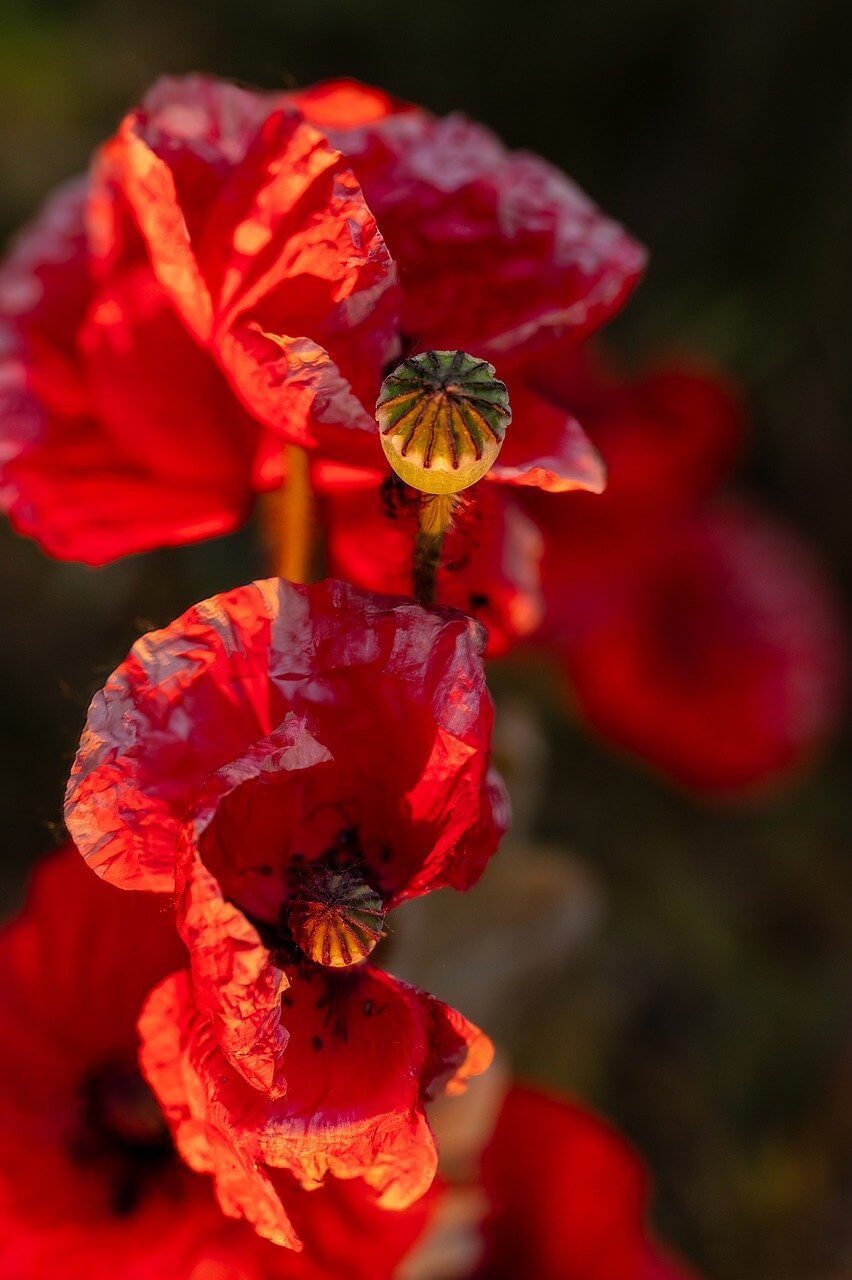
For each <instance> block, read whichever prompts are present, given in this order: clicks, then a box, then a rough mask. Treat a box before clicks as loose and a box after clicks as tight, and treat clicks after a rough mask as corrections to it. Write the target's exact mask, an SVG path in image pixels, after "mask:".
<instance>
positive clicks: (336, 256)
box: [0, 77, 643, 564]
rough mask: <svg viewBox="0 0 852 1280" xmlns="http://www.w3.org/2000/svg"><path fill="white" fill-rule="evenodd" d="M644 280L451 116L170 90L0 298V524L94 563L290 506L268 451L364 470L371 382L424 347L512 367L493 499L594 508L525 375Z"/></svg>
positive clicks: (564, 187) (122, 133) (594, 469)
mask: <svg viewBox="0 0 852 1280" xmlns="http://www.w3.org/2000/svg"><path fill="white" fill-rule="evenodd" d="M304 113H306V114H307V116H308V117H309V119H308V120H306V119H305V114H304ZM309 121H313V123H310V122H309ZM314 124H315V125H316V126H318V128H319V129H321V130H323V131H325V130H329V131H330V132H332V134H333V137H334V142H335V145H339V146H341V147H342V149H343V150H344V152H345V153H346V156H347V160H346V161H345V162H344V161H343V160H342V159H341V158H340V155H339V154H338V152H337V151H335V150H334V149H333V147H332V146H331V145H330V144H328V143H327V142H326V141H325V139H324V137H323V136H322V134H321V133H319V132H318V131H317V128H315V127H314ZM349 162H351V163H353V164H354V165H355V166H356V167H357V169H358V172H359V174H362V175H363V181H364V182H366V183H368V184H369V188H370V199H371V200H373V201H375V208H373V209H372V211H371V210H370V209H368V207H367V205H365V203H364V199H363V197H362V195H361V191H360V189H359V187H358V185H357V183H356V180H355V178H353V176H352V172H351V171H350V169H349V168H348V167H347V164H348V163H349ZM374 214H375V216H376V217H378V220H379V229H377V227H376V224H375V221H374ZM385 223H386V224H387V230H386V232H385V230H384V226H385ZM385 234H386V235H387V236H388V237H390V238H391V239H392V240H393V242H394V245H395V246H396V252H397V253H398V255H399V265H400V270H401V273H402V281H403V289H402V291H401V292H400V291H398V290H397V288H396V286H395V283H394V282H395V269H394V266H393V264H392V262H391V260H390V257H389V255H388V252H387V250H386V249H385V246H384V240H383V235H385ZM642 263H643V254H642V251H641V249H640V248H639V247H638V246H637V245H636V244H634V243H633V242H632V241H631V240H630V239H629V238H628V237H627V236H626V234H625V233H624V232H623V231H622V230H621V229H620V228H619V227H617V226H616V225H615V224H614V223H612V222H610V221H609V220H608V219H606V218H605V217H604V216H603V214H601V213H600V211H599V210H597V209H596V208H595V207H594V206H593V205H592V204H591V203H590V202H589V201H588V200H587V199H586V197H585V196H583V195H582V193H581V192H580V191H579V190H578V189H577V188H576V187H575V186H574V185H573V184H572V183H571V182H570V181H569V180H568V179H567V178H564V177H563V176H562V175H560V174H559V173H558V172H557V171H556V170H554V169H552V168H551V167H549V166H548V165H546V164H545V163H544V161H541V160H539V159H537V158H536V157H533V156H529V155H522V154H511V153H508V152H506V151H505V150H504V149H503V147H502V146H501V144H500V143H499V142H498V141H497V140H496V139H495V138H494V137H492V135H490V134H488V133H487V131H486V130H484V129H481V128H480V127H479V126H476V125H473V124H470V123H468V122H466V121H464V120H462V119H461V118H458V117H450V118H449V119H448V120H444V121H440V120H436V119H435V118H434V117H432V116H430V115H429V114H428V113H426V112H423V111H419V110H416V109H414V108H407V107H405V108H403V107H398V106H397V105H396V104H392V103H391V101H390V99H387V98H386V97H385V96H384V95H382V94H381V93H380V92H379V91H377V90H370V89H366V88H363V87H360V86H357V85H354V84H350V85H344V86H341V85H331V86H328V85H326V86H318V87H317V88H316V89H314V90H312V91H307V92H306V93H304V94H296V95H282V96H279V97H273V96H272V95H267V94H252V93H249V92H247V91H245V90H241V89H237V88H235V87H233V86H230V85H227V84H221V83H218V82H216V81H213V80H209V79H205V78H203V77H189V78H187V79H184V80H166V81H163V82H161V83H160V84H158V85H156V86H155V87H154V89H153V90H152V91H151V92H150V93H149V94H148V95H147V97H146V98H145V100H144V102H143V104H142V106H141V107H140V108H139V109H138V110H137V111H135V112H132V113H131V114H130V115H129V116H128V117H127V118H126V119H125V120H124V121H123V123H122V125H121V127H120V128H119V130H118V132H117V133H116V135H115V137H114V138H113V139H112V140H111V141H110V142H109V143H108V144H107V145H106V146H105V147H104V148H103V150H102V152H101V153H100V156H99V157H98V159H97V161H96V164H95V167H94V170H93V176H92V179H91V181H90V183H89V184H88V186H85V185H81V186H79V187H77V188H75V189H73V190H72V191H70V192H68V193H60V194H59V195H58V196H57V197H56V198H55V200H54V201H53V202H52V203H51V204H50V205H49V206H48V208H47V209H46V211H45V213H44V214H43V215H42V216H41V217H40V218H39V219H37V220H36V222H35V223H34V224H33V226H32V227H31V228H30V230H29V231H28V232H27V233H26V234H25V236H24V238H23V239H22V240H21V241H20V243H19V245H18V248H17V249H16V250H15V251H14V252H13V255H12V257H11V259H10V261H9V263H8V264H7V266H6V268H5V269H4V272H3V275H2V278H0V315H2V318H3V323H4V335H3V342H2V353H3V354H2V360H3V377H2V396H3V401H2V405H0V432H2V450H0V460H1V461H2V472H0V500H2V502H3V505H4V507H5V508H6V509H7V510H8V511H9V513H10V515H11V517H12V519H13V521H14V523H15V524H16V526H17V527H18V528H19V529H20V530H21V531H22V532H25V533H28V534H30V535H32V536H34V537H37V538H38V539H39V540H40V541H41V542H42V544H43V545H44V546H45V547H46V548H47V549H48V550H49V551H50V552H51V553H52V554H55V555H58V556H61V557H64V558H74V559H82V560H85V561H87V562H89V563H92V564H101V563H104V562H106V561H108V560H111V559H114V558H115V557H116V556H119V555H123V554H126V553H127V552H130V551H139V550H145V549H147V548H150V547H153V546H157V545H161V544H163V543H180V542H186V541H191V540H193V539H197V538H203V537H208V536H211V535H213V534H215V533H221V532H224V531H226V530H228V529H231V528H233V527H235V526H236V525H237V524H239V523H240V522H241V521H242V519H243V518H244V517H245V514H246V512H247V510H248V507H249V504H250V501H251V497H252V495H253V492H254V491H255V490H256V489H258V488H261V489H263V488H271V487H274V486H275V485H277V484H279V483H280V482H281V479H282V474H283V464H282V458H281V446H282V442H284V441H290V442H293V443H296V444H300V445H304V446H306V447H308V448H312V449H313V448H315V449H316V450H318V452H319V453H320V454H321V455H322V456H323V457H329V458H332V459H336V460H338V461H342V462H344V463H346V464H347V465H358V466H366V467H368V468H369V467H371V466H373V465H375V460H376V459H378V441H377V438H376V434H377V433H376V426H375V422H374V417H373V410H374V405H375V400H376V396H377V394H378V390H379V385H380V381H381V376H382V370H383V369H384V367H385V366H386V365H387V364H388V362H391V361H393V360H396V359H398V358H400V357H401V356H402V355H403V354H405V352H406V351H411V350H414V349H423V348H424V347H425V346H428V345H429V344H430V343H431V344H433V345H434V344H437V345H438V346H440V347H443V348H446V347H448V346H453V345H456V344H460V345H462V346H467V347H468V348H469V349H471V350H473V351H474V353H475V354H477V355H488V356H489V357H491V356H492V355H493V356H494V357H495V358H497V359H498V362H499V364H500V371H501V376H506V370H507V369H508V368H509V366H517V367H516V368H515V367H513V368H512V369H511V371H510V375H509V380H510V390H511V392H512V398H513V403H514V406H515V426H514V429H513V432H512V434H511V436H510V438H509V440H508V441H507V444H506V447H505V448H504V450H503V453H502V456H501V459H500V462H499V465H498V466H497V467H495V468H494V470H493V472H492V478H493V479H494V480H500V481H502V482H503V483H510V484H513V485H521V486H529V485H535V486H542V487H544V488H547V489H552V490H557V491H561V490H566V489H573V488H577V487H581V488H584V487H585V488H592V489H599V488H600V487H601V485H602V483H603V479H602V472H601V469H600V465H599V461H598V459H597V458H596V455H595V454H594V451H593V450H591V449H590V447H589V445H588V442H587V441H586V440H585V437H584V436H583V435H582V432H581V430H580V428H579V426H578V425H577V423H576V421H575V420H574V419H573V418H572V416H571V415H570V414H567V413H566V412H565V411H564V410H562V409H561V408H560V407H558V406H556V405H554V404H552V403H549V402H548V401H547V400H546V399H545V398H544V397H542V396H540V395H536V394H535V391H534V389H533V388H531V387H530V386H529V385H528V384H527V383H526V381H525V378H524V374H523V369H522V368H521V367H520V365H519V361H520V360H521V357H523V358H524V359H526V357H527V355H528V354H529V352H531V351H534V350H536V349H537V348H538V347H539V346H540V345H541V344H546V345H547V344H552V343H554V342H557V341H559V342H561V343H566V342H575V341H577V340H578V339H579V338H581V337H582V336H584V335H585V334H586V333H587V332H588V331H589V330H590V329H591V328H593V327H596V326H597V325H599V324H601V323H603V321H604V320H605V319H607V318H608V317H609V316H610V315H612V314H613V313H614V312H615V311H616V310H617V309H618V307H619V306H620V305H621V303H622V302H623V300H624V298H625V297H626V295H627V293H628V292H629V291H630V289H631V288H632V286H633V284H634V283H635V281H636V279H637V277H638V275H639V272H640V270H641V267H642ZM400 307H401V308H402V319H401V320H400V317H399V309H400ZM152 369H156V371H157V375H156V376H155V377H152V376H151V371H152ZM259 424H263V425H262V426H260V425H259Z"/></svg>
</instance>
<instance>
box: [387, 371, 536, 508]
mask: <svg viewBox="0 0 852 1280" xmlns="http://www.w3.org/2000/svg"><path fill="white" fill-rule="evenodd" d="M376 417H377V419H378V423H379V430H380V431H381V437H382V448H383V449H384V451H385V457H386V458H387V460H388V462H389V463H390V465H391V466H392V467H393V469H394V471H395V472H396V474H397V475H398V476H399V477H400V479H402V480H404V481H405V483H406V484H409V485H411V487H412V488H414V489H419V490H420V491H421V493H458V492H459V491H460V490H461V489H467V488H469V487H470V485H472V484H476V481H477V480H481V479H482V477H483V476H484V475H485V473H486V471H488V470H489V469H490V468H491V467H492V466H493V465H494V462H495V460H496V458H497V454H498V453H499V452H500V447H501V445H502V444H503V439H504V437H505V435H506V427H507V426H508V425H509V423H510V422H511V420H512V412H511V410H510V408H509V395H508V392H507V390H506V385H505V383H503V382H501V381H500V380H499V379H498V378H496V377H495V376H494V366H493V365H492V364H489V363H488V361H487V360H477V359H476V358H475V357H474V356H469V355H468V354H467V353H466V352H465V351H426V352H424V353H423V354H422V355H419V356H412V357H411V358H410V359H409V360H404V361H403V362H402V364H401V365H399V366H398V367H397V368H396V369H394V371H393V373H391V374H389V375H388V377H387V378H385V380H384V382H383V383H382V390H381V394H380V396H379V399H378V402H377V404H376Z"/></svg>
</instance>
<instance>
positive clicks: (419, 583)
mask: <svg viewBox="0 0 852 1280" xmlns="http://www.w3.org/2000/svg"><path fill="white" fill-rule="evenodd" d="M457 501H458V498H457V497H456V495H455V494H453V493H436V494H429V495H426V494H424V496H423V497H422V499H421V502H420V531H419V533H418V534H417V541H416V542H415V544H414V595H415V598H416V599H417V600H418V601H419V602H420V604H433V603H434V601H435V579H436V577H437V574H438V565H439V564H440V562H441V546H442V544H443V541H444V535H445V534H446V532H447V530H448V529H449V528H450V526H451V524H452V523H453V511H454V510H455V507H456V503H457Z"/></svg>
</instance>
